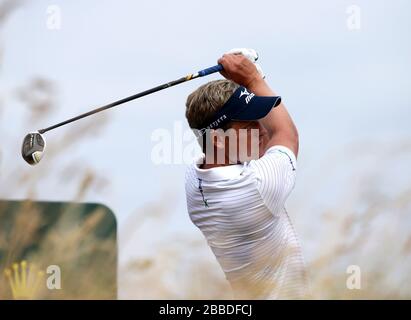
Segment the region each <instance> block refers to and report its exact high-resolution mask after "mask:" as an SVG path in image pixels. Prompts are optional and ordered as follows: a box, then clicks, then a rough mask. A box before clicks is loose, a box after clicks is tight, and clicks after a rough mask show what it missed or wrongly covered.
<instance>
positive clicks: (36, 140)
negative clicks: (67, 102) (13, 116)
mask: <svg viewBox="0 0 411 320" xmlns="http://www.w3.org/2000/svg"><path fill="white" fill-rule="evenodd" d="M222 70H223V66H222V65H220V64H218V65H215V66H213V67H210V68H207V69H204V70H201V71H199V72H197V73H192V74H189V75H187V76H185V77H182V78H180V79H177V80H174V81H170V82H167V83H165V84H161V85H159V86H157V87H154V88H151V89H148V90H146V91H143V92H140V93H137V94H134V95H132V96H129V97H126V98H123V99H121V100H117V101H115V102H112V103H109V104H107V105H105V106H102V107H99V108H96V109H94V110H91V111H89V112H86V113H83V114H80V115H78V116H76V117H74V118H71V119H68V120H65V121H63V122H60V123H57V124H55V125H52V126H50V127H47V128H44V129H40V130H38V131H37V132H31V133H29V134H27V135H26V136H25V137H24V140H23V145H22V148H21V154H22V156H23V159H24V160H25V161H26V162H27V163H28V164H30V165H36V164H37V163H39V162H40V160H41V159H42V157H43V154H44V151H45V148H46V140H45V139H44V137H43V134H44V133H46V132H47V131H50V130H53V129H56V128H58V127H61V126H64V125H66V124H68V123H71V122H74V121H77V120H80V119H83V118H85V117H88V116H91V115H93V114H96V113H99V112H101V111H104V110H107V109H110V108H113V107H115V106H118V105H120V104H123V103H126V102H129V101H131V100H135V99H138V98H141V97H143V96H146V95H148V94H151V93H154V92H157V91H160V90H163V89H167V88H170V87H173V86H175V85H177V84H180V83H183V82H186V81H190V80H193V79H196V78H199V77H204V76H207V75H210V74H212V73H215V72H219V71H222Z"/></svg>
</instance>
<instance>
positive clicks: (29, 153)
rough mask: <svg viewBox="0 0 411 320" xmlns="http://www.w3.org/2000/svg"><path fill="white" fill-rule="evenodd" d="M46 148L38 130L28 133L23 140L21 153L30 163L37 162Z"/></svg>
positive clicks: (34, 163)
mask: <svg viewBox="0 0 411 320" xmlns="http://www.w3.org/2000/svg"><path fill="white" fill-rule="evenodd" d="M45 148H46V140H44V138H43V136H42V135H41V134H40V133H39V132H30V133H28V134H27V135H26V136H25V137H24V140H23V145H22V147H21V155H22V156H23V159H24V160H25V161H26V162H27V163H28V164H30V165H32V166H34V165H36V164H38V163H39V162H40V160H41V158H42V157H43V154H44V150H45Z"/></svg>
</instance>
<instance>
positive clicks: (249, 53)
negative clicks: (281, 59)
mask: <svg viewBox="0 0 411 320" xmlns="http://www.w3.org/2000/svg"><path fill="white" fill-rule="evenodd" d="M226 54H242V55H243V56H244V57H246V58H247V59H248V60H250V61H251V62H252V63H254V65H255V67H256V68H257V71H258V73H259V74H260V75H261V77H262V78H263V79H265V75H264V72H263V69H262V68H261V66H260V65H259V64H258V63H256V61H257V60H258V53H257V52H256V51H255V50H254V49H248V48H234V49H231V50H230V51H228V52H226Z"/></svg>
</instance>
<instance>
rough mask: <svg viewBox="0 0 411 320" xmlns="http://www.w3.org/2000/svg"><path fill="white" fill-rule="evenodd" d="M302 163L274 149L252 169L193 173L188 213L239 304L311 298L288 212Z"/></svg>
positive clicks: (195, 168) (192, 170)
mask: <svg viewBox="0 0 411 320" xmlns="http://www.w3.org/2000/svg"><path fill="white" fill-rule="evenodd" d="M296 169H297V164H296V158H295V155H294V153H293V152H292V151H291V150H290V149H288V148H286V147H284V146H279V145H277V146H273V147H271V148H269V149H268V150H267V151H266V153H265V154H264V155H263V156H262V157H261V158H260V159H258V160H252V161H250V162H249V163H244V164H238V165H230V166H222V167H216V168H211V169H200V168H199V167H198V165H197V161H196V162H195V163H193V164H192V165H191V166H190V167H189V168H188V170H187V174H186V196H187V209H188V213H189V215H190V219H191V221H192V222H193V223H194V224H195V225H196V226H197V227H198V228H199V229H200V230H201V232H202V233H203V235H204V236H205V238H206V240H207V242H208V245H209V246H210V248H211V250H212V251H213V253H214V255H215V256H216V258H217V260H218V262H219V264H220V266H221V267H222V269H223V271H224V273H225V275H226V278H227V280H228V281H229V282H230V284H231V287H232V288H233V292H234V296H235V298H239V299H242V298H247V299H289V298H304V297H306V296H307V294H308V292H307V290H308V286H307V283H306V282H307V279H306V273H305V265H304V261H303V257H302V253H301V247H300V244H299V242H298V239H297V236H296V234H295V232H294V229H293V226H292V224H291V221H290V218H289V216H288V214H287V211H286V209H285V207H284V204H285V201H286V199H287V197H288V196H289V194H290V192H291V191H292V189H293V188H294V184H295V179H296Z"/></svg>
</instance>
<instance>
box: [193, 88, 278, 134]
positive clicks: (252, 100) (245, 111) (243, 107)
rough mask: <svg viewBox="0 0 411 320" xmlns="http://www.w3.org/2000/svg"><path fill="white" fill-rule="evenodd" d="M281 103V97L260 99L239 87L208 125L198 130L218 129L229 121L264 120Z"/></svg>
mask: <svg viewBox="0 0 411 320" xmlns="http://www.w3.org/2000/svg"><path fill="white" fill-rule="evenodd" d="M280 103H281V97H262V96H256V95H255V94H254V93H250V92H248V91H247V89H246V88H245V87H241V86H240V87H239V88H238V89H237V90H236V91H234V93H233V94H232V95H231V97H230V98H229V99H228V100H227V102H226V103H225V104H224V105H223V106H222V107H221V109H220V110H218V111H217V112H216V113H215V115H214V117H213V118H212V120H211V121H210V122H209V124H208V125H205V126H204V127H203V128H201V129H200V134H201V135H202V134H204V132H205V131H206V130H207V129H218V128H221V127H223V126H224V125H226V124H227V123H228V122H230V121H253V120H258V119H262V118H264V117H265V116H266V115H267V114H268V113H269V112H270V111H271V109H272V108H274V107H276V106H278V105H279V104H280Z"/></svg>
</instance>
